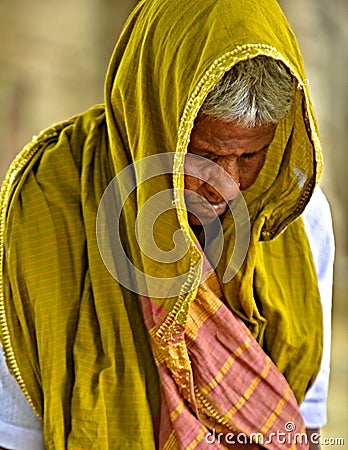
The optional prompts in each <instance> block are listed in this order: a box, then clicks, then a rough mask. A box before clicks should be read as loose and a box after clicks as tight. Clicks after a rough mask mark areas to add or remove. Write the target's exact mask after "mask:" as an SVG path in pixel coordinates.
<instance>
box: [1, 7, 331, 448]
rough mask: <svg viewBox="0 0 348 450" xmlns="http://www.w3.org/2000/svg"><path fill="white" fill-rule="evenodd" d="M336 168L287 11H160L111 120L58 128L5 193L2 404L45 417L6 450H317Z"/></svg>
mask: <svg viewBox="0 0 348 450" xmlns="http://www.w3.org/2000/svg"><path fill="white" fill-rule="evenodd" d="M320 172H321V150H320V143H319V138H318V133H317V128H316V122H315V118H314V115H313V111H312V108H311V103H310V99H309V95H308V91H307V85H306V83H305V74H304V69H303V66H302V59H301V56H300V53H299V50H298V46H297V43H296V40H295V38H294V36H293V34H292V32H291V30H290V28H289V25H288V24H287V22H286V19H285V18H284V16H283V14H282V12H281V10H280V9H279V6H278V4H277V2H276V1H272V0H267V1H266V0H264V1H252V0H243V1H232V0H199V1H196V2H192V1H191V0H175V1H173V0H170V1H167V0H153V1H149V0H145V1H141V2H140V3H139V4H138V6H137V8H136V9H135V11H134V12H133V14H132V15H131V16H130V18H129V20H128V22H127V24H126V26H125V28H124V31H123V34H122V36H121V38H120V40H119V42H118V44H117V46H116V49H115V52H114V54H113V57H112V59H111V62H110V66H109V70H108V75H107V79H106V85H105V107H104V106H95V107H93V108H91V109H89V110H88V111H86V112H84V113H82V114H81V115H79V116H77V117H74V118H72V119H70V120H68V121H66V122H64V123H61V124H58V125H55V126H54V127H52V128H50V129H48V130H45V131H44V132H42V133H41V134H40V135H39V136H38V137H37V138H35V140H34V141H33V142H32V143H30V144H29V145H28V146H27V147H26V148H25V149H24V150H23V152H22V153H21V154H20V155H19V156H18V157H17V159H16V160H15V161H14V162H13V164H12V166H11V168H10V170H9V173H8V175H7V178H6V180H5V182H4V185H3V189H2V198H1V199H2V206H1V233H0V239H1V259H0V263H1V267H0V269H1V284H0V287H1V294H0V295H1V297H0V307H1V309H0V320H1V337H2V346H3V350H4V354H5V357H6V362H7V366H8V369H9V371H10V372H11V374H12V375H13V376H14V379H13V378H9V375H8V374H7V373H6V372H5V370H3V369H2V372H1V376H2V379H3V384H2V385H3V386H5V387H6V388H4V389H3V391H2V393H1V395H3V397H4V399H5V400H6V399H7V400H6V402H7V403H6V405H7V406H8V410H10V409H11V407H12V408H16V406H13V405H12V406H11V400H12V403H13V400H15V401H17V402H18V403H17V405H18V404H21V402H22V401H23V399H22V398H21V397H20V395H22V394H20V395H19V394H16V393H15V392H16V389H18V388H17V384H18V386H20V388H21V390H22V392H23V394H24V396H25V397H26V400H25V402H26V404H25V408H28V409H25V410H23V411H28V412H27V413H24V412H23V414H22V421H23V422H22V423H20V420H19V419H18V417H17V418H16V417H14V419H13V420H12V422H11V420H6V417H5V418H3V422H5V423H6V422H8V423H9V426H8V428H7V430H8V431H7V435H6V433H4V434H3V435H4V436H5V438H2V437H1V436H0V445H3V446H7V447H11V446H12V447H13V448H14V447H15V446H16V448H24V447H25V445H24V447H23V445H22V444H21V443H20V442H19V440H18V441H17V442H18V444H17V443H16V442H15V441H16V439H20V438H19V437H18V436H19V434H20V432H23V436H26V439H27V441H26V442H27V446H26V447H25V448H29V445H32V448H40V446H41V447H42V446H43V445H44V446H45V448H46V449H65V448H68V449H78V448H84V449H85V448H95V449H100V450H105V449H116V448H132V449H136V448H139V449H147V448H148V449H152V448H160V449H176V448H180V449H189V448H202V449H203V448H225V447H226V448H229V447H235V448H239V447H242V446H245V447H246V448H257V447H264V448H269V449H277V448H299V449H300V448H307V447H308V439H307V438H306V435H305V423H304V421H305V422H306V425H307V428H312V429H313V428H314V429H316V428H318V427H320V426H321V425H323V423H324V422H325V417H324V416H325V391H326V384H327V380H326V371H327V369H326V368H325V367H324V363H325V362H326V359H327V357H325V358H324V359H323V365H322V369H321V370H320V364H321V361H322V342H323V320H322V305H321V302H320V291H319V289H320V287H321V284H320V283H321V282H323V283H324V284H325V287H326V293H325V295H326V297H325V302H326V303H328V302H329V301H330V293H329V290H328V289H327V286H328V285H330V274H331V265H330V263H331V262H332V251H331V246H332V234H331V229H330V213H329V211H328V206H327V203H326V201H325V198H324V197H323V195H322V193H321V191H320V190H318V189H317V190H316V191H315V192H314V189H315V186H316V184H317V182H318V179H319V175H320ZM240 191H242V193H243V195H241V192H240ZM313 193H314V195H313ZM312 196H313V197H312ZM311 197H312V198H313V199H312V200H311V201H310V199H311ZM308 203H309V205H308V208H306V211H305V213H304V214H303V215H301V214H302V213H303V211H304V209H305V207H306V205H307V204H308ZM318 234H319V235H320V236H321V239H320V241H319V242H318V240H317V239H316V237H317V236H318ZM149 242H150V244H151V245H152V244H155V245H152V246H151V245H150V246H149V245H148V244H149ZM320 246H321V247H320ZM330 251H331V253H330ZM318 253H319V254H321V257H320V258H319V257H317V256H318ZM321 292H323V290H322V291H321ZM325 354H326V353H325ZM318 373H319V376H318ZM315 380H317V381H315ZM313 383H315V384H314V387H313V388H312V390H311V391H309V392H308V389H309V387H310V386H311V385H312V384H313ZM11 389H12V390H13V391H12V392H14V394H13V396H12V398H11V399H9V392H11ZM313 389H314V390H313ZM305 396H306V399H305V400H304V398H305ZM323 396H324V399H322V397H323ZM16 399H17V400H16ZM313 401H314V402H315V403H316V407H317V408H318V406H317V405H318V404H319V405H320V406H319V410H317V415H315V414H314V413H313V410H314V409H313V407H312V402H313ZM301 403H302V405H301V412H302V414H301V412H300V409H299V406H298V405H299V404H301ZM4 404H5V403H4ZM32 410H33V411H35V413H36V415H37V417H38V418H39V419H40V422H42V432H43V438H42V441H41V444H40V443H38V442H39V441H40V439H41V431H40V430H41V429H40V425H39V422H34V423H33V424H32V425H28V423H29V420H30V417H29V416H30V414H33V413H32ZM318 411H319V412H318ZM17 416H20V413H19V412H18V415H17ZM11 426H12V427H13V428H12V430H16V432H17V431H18V433H19V434H17V435H16V436H17V438H15V437H13V433H12V436H11ZM4 428H6V427H4ZM30 428H33V429H31V430H30ZM35 429H36V431H35ZM21 430H22V431H21ZM29 431H31V433H29ZM1 439H2V440H1ZM24 439H25V437H24ZM310 441H311V442H310V445H311V447H313V448H314V447H315V445H316V442H314V439H312V440H311V439H310ZM30 442H31V444H30Z"/></svg>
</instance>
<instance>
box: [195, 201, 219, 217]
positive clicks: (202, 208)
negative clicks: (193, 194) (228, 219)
mask: <svg viewBox="0 0 348 450" xmlns="http://www.w3.org/2000/svg"><path fill="white" fill-rule="evenodd" d="M189 207H190V208H189V209H190V210H191V212H195V213H197V214H198V213H199V212H201V213H203V214H204V215H209V216H211V215H214V211H215V214H216V215H218V216H220V215H221V214H223V213H224V212H225V211H226V209H227V203H226V202H220V203H206V202H189ZM212 208H213V210H212Z"/></svg>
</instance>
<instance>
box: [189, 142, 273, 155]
mask: <svg viewBox="0 0 348 450" xmlns="http://www.w3.org/2000/svg"><path fill="white" fill-rule="evenodd" d="M270 145H271V144H266V145H264V146H263V147H262V148H260V150H256V151H255V152H251V153H247V152H243V153H242V155H244V154H246V155H256V154H257V153H260V152H262V151H264V150H267V149H268V148H269V146H270ZM188 150H189V151H196V152H200V153H206V154H208V155H213V156H227V155H219V154H216V153H214V151H212V150H210V149H209V148H198V147H195V146H192V145H191V146H190V144H189V145H188Z"/></svg>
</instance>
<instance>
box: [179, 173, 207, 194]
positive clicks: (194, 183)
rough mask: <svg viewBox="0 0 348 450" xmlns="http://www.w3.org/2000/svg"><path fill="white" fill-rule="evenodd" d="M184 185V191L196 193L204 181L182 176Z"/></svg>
mask: <svg viewBox="0 0 348 450" xmlns="http://www.w3.org/2000/svg"><path fill="white" fill-rule="evenodd" d="M184 183H185V189H187V190H189V191H193V192H197V189H198V188H199V187H200V186H201V185H202V184H203V183H204V181H203V180H200V179H199V178H196V177H193V176H191V175H184Z"/></svg>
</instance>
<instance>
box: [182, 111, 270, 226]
mask: <svg viewBox="0 0 348 450" xmlns="http://www.w3.org/2000/svg"><path fill="white" fill-rule="evenodd" d="M276 128H277V125H276V124H269V125H263V126H256V127H253V128H246V127H243V126H241V125H239V124H237V123H236V122H224V121H222V120H218V119H214V118H211V117H209V116H200V117H198V119H197V121H196V124H195V126H194V128H193V130H192V133H191V138H190V143H189V146H188V154H189V155H190V154H193V155H198V156H200V157H203V158H206V159H207V160H209V161H212V162H214V163H215V164H208V163H205V161H204V160H202V159H201V160H199V159H198V158H197V159H196V158H190V157H189V155H188V157H187V158H186V162H185V201H186V206H187V209H188V211H189V212H188V216H189V222H190V224H191V225H202V224H203V223H209V222H211V221H212V220H214V219H215V217H216V214H217V215H222V214H224V213H225V211H226V210H227V202H229V201H231V200H233V199H234V198H235V197H236V195H237V193H238V189H240V190H244V189H247V188H248V187H249V186H251V185H252V184H253V183H254V181H255V180H256V178H257V176H258V174H259V173H260V171H261V169H262V167H263V165H264V163H265V160H266V156H267V149H268V147H269V145H270V144H271V142H272V141H273V139H274V135H275V131H276ZM219 167H220V168H222V169H224V171H225V172H224V171H221V170H220V169H219ZM188 173H190V175H188ZM226 173H227V174H228V176H226ZM192 174H195V175H192ZM203 174H204V175H203ZM200 175H201V176H202V178H204V180H203V179H201V178H200V177H199V176H200ZM190 193H192V195H191V194H190ZM202 197H203V200H205V201H207V202H208V203H209V204H210V205H211V206H212V207H213V209H214V211H215V214H214V211H213V210H212V209H211V208H209V207H208V208H207V206H205V204H206V202H205V201H202V202H201V201H200V199H202ZM204 203H205V204H204ZM196 215H197V217H196ZM198 217H199V218H200V219H198Z"/></svg>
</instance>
